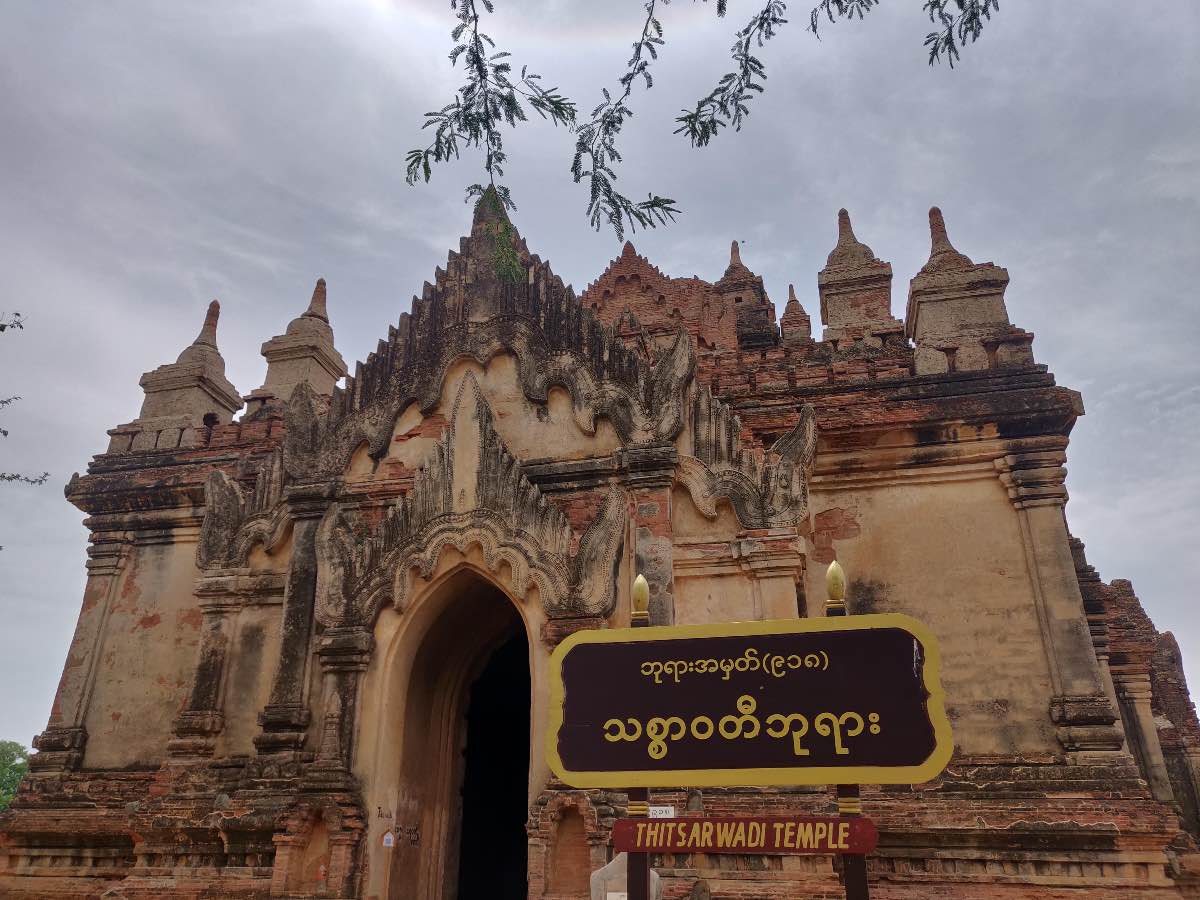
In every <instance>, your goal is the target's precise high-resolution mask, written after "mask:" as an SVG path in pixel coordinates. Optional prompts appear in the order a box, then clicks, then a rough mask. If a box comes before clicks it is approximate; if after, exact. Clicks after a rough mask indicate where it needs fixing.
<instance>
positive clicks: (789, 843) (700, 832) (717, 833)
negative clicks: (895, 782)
mask: <svg viewBox="0 0 1200 900" xmlns="http://www.w3.org/2000/svg"><path fill="white" fill-rule="evenodd" d="M878 843H879V832H878V831H876V830H875V823H874V822H872V821H871V820H870V819H864V818H862V817H857V816H856V817H843V816H712V817H704V818H683V819H618V820H617V821H616V823H615V824H614V825H613V849H614V850H615V851H616V852H617V853H761V854H764V855H772V856H774V855H794V854H804V853H818V854H824V855H826V856H828V855H830V854H842V853H859V854H867V853H870V852H871V851H873V850H874V849H875V845H876V844H878Z"/></svg>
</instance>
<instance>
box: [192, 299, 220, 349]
mask: <svg viewBox="0 0 1200 900" xmlns="http://www.w3.org/2000/svg"><path fill="white" fill-rule="evenodd" d="M219 318H221V301H220V300H214V301H212V303H210V304H208V312H206V313H205V314H204V324H203V325H201V326H200V333H199V334H198V335H196V339H195V340H194V341H192V345H193V346H195V345H196V344H207V345H208V346H210V347H216V346H217V319H219Z"/></svg>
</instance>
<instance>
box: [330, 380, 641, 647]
mask: <svg viewBox="0 0 1200 900" xmlns="http://www.w3.org/2000/svg"><path fill="white" fill-rule="evenodd" d="M627 506H628V500H627V497H626V495H625V492H624V491H623V490H622V489H621V488H619V487H616V486H613V487H610V488H609V490H608V493H607V495H606V496H605V499H604V502H603V504H602V505H601V508H600V510H599V512H598V513H597V514H596V517H595V519H594V520H593V521H592V523H591V525H590V526H589V528H588V529H587V530H586V531H585V533H584V534H583V536H582V537H581V538H580V539H579V543H578V549H574V550H573V546H574V544H575V535H574V533H573V532H572V529H571V526H570V524H569V523H568V521H567V519H566V517H565V516H564V515H563V513H562V511H561V510H559V509H558V507H557V506H555V505H554V504H553V503H552V502H550V501H549V500H547V499H546V497H545V496H544V495H543V494H542V492H541V491H540V490H539V489H538V488H537V486H536V485H534V484H533V483H532V482H530V481H529V479H528V478H527V477H526V476H525V474H524V473H523V472H522V470H521V465H520V463H519V462H518V461H517V460H516V459H515V458H514V457H513V456H512V454H511V453H509V451H508V449H507V448H506V447H505V446H504V443H503V442H502V441H501V439H500V436H499V434H498V433H497V432H496V429H495V424H494V421H493V418H492V413H491V410H490V408H489V406H488V404H487V401H486V399H485V398H484V396H483V392H482V390H481V389H480V386H479V383H478V381H477V380H476V378H475V376H474V374H473V373H467V375H466V376H465V377H464V378H463V380H462V383H461V385H460V387H459V391H458V395H457V397H456V399H455V402H454V408H453V413H452V415H451V419H450V423H449V426H448V427H447V428H446V429H445V431H444V432H443V434H442V437H441V439H440V440H439V441H438V443H437V444H436V445H435V446H434V447H433V448H432V450H431V451H430V453H429V456H428V458H427V460H426V463H425V465H424V466H423V467H422V468H421V469H419V470H418V472H417V474H416V476H415V479H414V483H413V488H412V490H411V491H410V492H409V493H408V494H406V495H404V496H402V497H400V498H398V499H397V501H396V502H395V503H393V504H392V505H390V506H389V507H388V509H387V511H386V512H385V513H384V515H383V518H382V520H381V521H380V522H379V523H378V525H376V526H375V527H374V528H368V527H367V526H366V525H365V523H363V522H362V521H361V520H360V519H359V518H358V516H357V515H356V514H355V513H354V512H353V511H352V510H351V509H350V508H349V507H348V506H347V505H345V504H342V503H334V504H333V505H332V506H331V507H330V509H329V511H328V512H327V514H326V515H325V517H324V518H323V520H322V523H321V527H320V534H319V540H318V541H317V547H318V554H319V557H320V563H321V565H320V566H319V570H320V571H321V572H322V573H323V575H322V584H321V589H320V590H319V591H318V604H317V617H318V621H321V622H322V624H325V625H332V624H336V623H340V622H356V623H369V622H372V621H374V619H375V617H376V616H377V615H378V614H379V612H380V610H382V609H383V608H384V607H385V606H387V605H389V604H390V605H394V606H396V607H398V608H400V609H403V608H404V607H405V605H406V602H407V597H408V595H409V590H410V587H411V580H412V579H413V578H414V577H416V578H428V577H429V576H430V575H432V574H433V572H434V570H435V569H436V567H437V563H438V560H439V559H440V557H441V555H442V553H443V552H445V551H446V550H447V549H448V548H454V549H456V550H457V551H459V552H460V553H464V554H465V553H466V552H467V550H468V549H470V548H471V547H475V546H478V547H479V548H480V549H481V551H482V555H483V559H484V561H485V564H486V565H487V567H488V568H489V569H490V570H491V572H492V573H493V574H494V575H495V576H497V577H498V578H499V577H500V576H501V570H502V568H503V567H504V566H507V568H508V571H509V572H510V573H511V576H510V577H511V583H510V584H509V585H508V586H509V587H510V588H511V589H512V591H513V593H514V594H515V595H517V596H523V595H524V594H525V593H526V592H527V590H528V589H529V587H530V586H531V585H536V587H537V589H538V593H539V596H540V597H541V599H542V602H543V604H544V606H545V611H546V614H547V615H548V616H550V617H551V618H563V617H572V616H606V615H608V614H609V613H611V611H612V608H613V606H614V604H615V601H616V596H615V579H614V577H613V573H614V571H615V569H616V567H617V565H618V562H619V559H620V554H621V550H622V547H623V543H624V535H625V521H626V516H627Z"/></svg>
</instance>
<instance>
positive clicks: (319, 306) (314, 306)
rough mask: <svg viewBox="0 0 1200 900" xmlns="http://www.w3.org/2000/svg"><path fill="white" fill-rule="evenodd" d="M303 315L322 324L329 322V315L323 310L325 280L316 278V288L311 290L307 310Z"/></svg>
mask: <svg viewBox="0 0 1200 900" xmlns="http://www.w3.org/2000/svg"><path fill="white" fill-rule="evenodd" d="M304 315H306V316H309V317H311V318H314V319H320V320H321V321H322V322H328V321H329V313H328V311H327V310H326V308H325V279H324V278H318V279H317V286H316V287H314V288H313V294H312V300H310V301H309V303H308V309H306V310H305V311H304Z"/></svg>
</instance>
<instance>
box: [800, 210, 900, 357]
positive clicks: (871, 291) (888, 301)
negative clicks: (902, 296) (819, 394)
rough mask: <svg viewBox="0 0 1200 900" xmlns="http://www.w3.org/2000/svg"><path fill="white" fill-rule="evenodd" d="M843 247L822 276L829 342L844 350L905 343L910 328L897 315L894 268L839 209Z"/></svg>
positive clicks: (839, 240)
mask: <svg viewBox="0 0 1200 900" xmlns="http://www.w3.org/2000/svg"><path fill="white" fill-rule="evenodd" d="M837 220H838V237H837V243H836V244H835V245H834V247H833V249H832V250H830V251H829V256H828V258H827V259H826V261H825V268H824V269H822V270H821V271H820V272H819V273H817V290H818V292H819V294H820V297H821V321H822V322H823V323H824V324H825V332H824V335H823V339H824V340H825V341H829V342H830V343H832V344H834V345H835V346H836V347H838V349H842V348H843V347H847V346H851V345H853V344H857V343H862V344H864V345H865V346H867V347H870V348H872V349H879V348H881V347H883V345H884V343H885V342H887V341H889V340H890V341H892V342H893V343H895V342H897V340H902V338H901V335H903V332H904V324H903V323H902V322H900V321H899V320H898V319H896V318H894V317H893V316H892V266H891V264H890V263H886V262H884V261H883V260H880V259H876V258H875V252H874V251H873V250H872V249H871V248H870V247H868V246H867V245H866V244H864V243H863V242H862V241H860V240H859V239H858V237H857V236H856V235H855V234H854V226H853V225H851V224H850V213H848V212H846V210H845V209H839V210H838V216H837Z"/></svg>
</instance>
